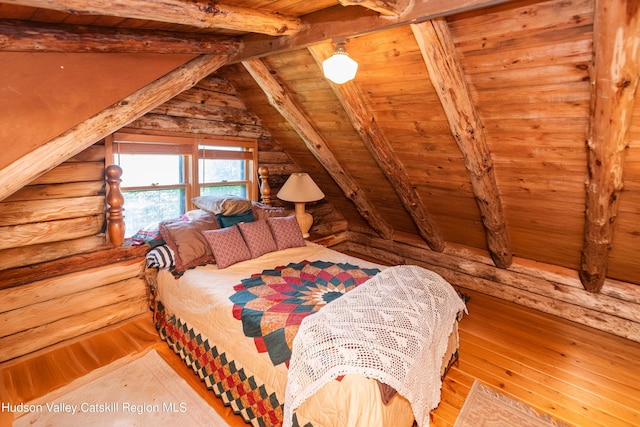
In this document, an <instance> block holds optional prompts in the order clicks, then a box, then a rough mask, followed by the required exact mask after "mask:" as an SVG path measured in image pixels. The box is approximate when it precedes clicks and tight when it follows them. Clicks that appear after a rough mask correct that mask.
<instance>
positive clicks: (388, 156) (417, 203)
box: [308, 42, 445, 252]
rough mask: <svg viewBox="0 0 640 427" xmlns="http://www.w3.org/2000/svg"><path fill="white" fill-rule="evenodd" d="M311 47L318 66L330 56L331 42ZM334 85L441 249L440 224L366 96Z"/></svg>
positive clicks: (421, 227) (425, 233) (422, 229)
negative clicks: (426, 204)
mask: <svg viewBox="0 0 640 427" xmlns="http://www.w3.org/2000/svg"><path fill="white" fill-rule="evenodd" d="M308 49H309V51H310V52H311V55H312V56H313V58H314V59H315V61H316V62H317V63H318V66H321V65H322V61H323V60H324V59H326V58H328V57H330V56H331V54H332V52H333V49H332V47H331V43H328V42H327V43H322V44H318V45H313V46H309V48H308ZM331 88H332V89H333V92H334V93H335V94H336V97H337V98H338V100H339V101H340V103H341V104H342V107H343V108H344V110H345V112H346V113H347V115H348V116H349V118H350V119H351V123H352V124H353V127H354V128H355V130H356V131H357V132H358V135H360V139H361V140H362V142H363V143H364V145H365V146H366V147H367V149H368V150H369V152H370V153H371V155H372V156H373V158H374V159H375V160H376V162H377V163H378V166H380V168H381V169H382V172H383V173H384V174H385V176H386V177H387V179H388V180H389V182H391V184H392V185H393V187H394V189H395V190H396V193H398V197H399V198H400V201H401V202H402V204H403V205H404V207H405V209H406V210H407V212H408V213H409V215H410V216H411V218H412V219H413V221H414V223H415V224H416V227H417V228H418V232H419V233H420V236H421V237H422V238H423V239H424V240H425V242H427V244H428V245H429V247H430V248H431V249H432V250H434V251H438V252H442V251H443V250H444V246H445V243H444V239H443V238H442V235H441V234H440V231H439V230H438V227H437V226H436V225H435V224H434V223H433V221H432V219H431V216H430V215H429V212H428V210H427V207H426V206H425V205H424V203H423V202H422V199H421V198H420V195H419V194H418V192H417V191H416V189H415V187H414V186H413V184H412V183H411V179H410V177H409V175H408V174H407V172H406V171H405V168H404V167H403V166H402V163H401V162H400V159H398V156H397V155H396V154H395V153H394V151H393V149H392V148H391V146H390V144H389V142H388V141H387V139H386V137H385V136H384V134H383V133H382V130H381V129H380V127H379V126H378V123H377V122H376V121H375V119H374V118H373V113H372V112H371V111H370V110H369V109H368V108H367V107H366V106H365V104H364V102H363V99H364V97H363V96H362V94H361V93H360V91H359V90H358V87H357V86H356V84H355V83H353V82H347V83H344V84H341V85H336V84H331Z"/></svg>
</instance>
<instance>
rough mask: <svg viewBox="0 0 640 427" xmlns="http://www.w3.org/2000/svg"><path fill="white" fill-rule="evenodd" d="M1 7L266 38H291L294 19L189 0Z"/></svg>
mask: <svg viewBox="0 0 640 427" xmlns="http://www.w3.org/2000/svg"><path fill="white" fill-rule="evenodd" d="M2 3H8V4H16V5H21V6H30V7H39V8H42V9H49V10H58V11H61V12H66V13H71V14H74V15H105V16H120V17H122V18H133V19H143V20H148V21H159V22H170V23H173V24H180V25H188V26H192V27H196V28H222V29H227V30H234V31H240V32H251V33H259V34H267V35H270V36H280V35H291V34H295V33H296V32H297V31H298V29H299V27H300V20H299V19H297V18H295V17H290V16H286V15H281V14H278V13H272V12H266V11H262V10H260V9H256V8H244V7H238V6H231V5H225V4H220V3H218V2H198V1H190V0H127V1H111V0H95V1H86V0H2Z"/></svg>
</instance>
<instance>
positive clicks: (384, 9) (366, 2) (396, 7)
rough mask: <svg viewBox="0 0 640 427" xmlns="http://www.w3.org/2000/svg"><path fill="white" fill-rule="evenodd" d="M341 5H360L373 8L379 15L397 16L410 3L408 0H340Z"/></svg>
mask: <svg viewBox="0 0 640 427" xmlns="http://www.w3.org/2000/svg"><path fill="white" fill-rule="evenodd" d="M340 4H341V5H343V6H362V7H365V8H367V9H371V10H374V11H376V12H378V13H379V14H381V15H385V16H397V15H400V14H401V13H403V12H404V11H405V10H406V9H407V8H408V7H409V4H410V1H409V0H340Z"/></svg>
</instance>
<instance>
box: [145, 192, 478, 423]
mask: <svg viewBox="0 0 640 427" xmlns="http://www.w3.org/2000/svg"><path fill="white" fill-rule="evenodd" d="M255 209H256V208H255V204H254V206H253V212H254V213H255V212H256V210H255ZM265 209H267V208H265ZM205 213H207V212H205ZM263 214H264V212H263ZM234 215H238V214H231V215H229V217H231V216H234ZM258 216H259V215H254V218H253V219H252V220H251V221H248V222H244V221H239V222H235V223H234V224H231V225H229V224H222V223H221V221H220V220H221V218H220V215H218V216H217V217H216V218H217V222H218V223H219V224H218V227H216V226H215V225H212V224H213V222H212V219H211V215H209V216H207V215H203V213H202V211H199V213H198V214H197V215H192V216H191V217H190V218H182V219H180V220H177V221H174V222H171V221H169V222H167V224H165V227H176V228H180V227H182V228H186V227H187V226H186V224H185V223H189V226H191V225H193V223H197V222H198V221H200V222H201V223H202V222H203V221H204V222H205V223H206V224H204V225H203V224H200V225H198V224H196V229H200V233H196V234H195V235H196V236H198V234H199V236H204V237H205V238H204V240H202V239H200V240H201V241H200V245H202V241H204V242H205V244H208V245H209V248H210V250H211V254H209V255H206V256H204V257H198V256H197V254H195V255H194V254H193V253H192V254H191V256H192V257H194V256H195V260H194V262H193V263H191V265H189V263H184V262H182V266H181V267H182V270H181V271H179V272H178V273H176V269H175V263H176V258H180V254H179V252H183V254H184V252H185V250H186V249H185V247H186V246H185V242H184V241H185V240H186V237H185V236H186V235H183V236H181V238H182V240H183V241H182V243H181V244H182V245H183V247H182V248H181V247H180V242H173V245H169V243H171V242H166V244H165V245H163V246H158V247H156V248H155V249H154V250H153V251H152V252H153V253H154V255H153V257H150V258H149V259H155V260H156V261H157V257H169V258H170V259H169V260H168V261H167V260H166V259H165V260H164V261H165V262H164V264H162V263H161V264H162V265H160V266H159V268H157V267H158V265H157V263H156V264H153V263H150V267H156V268H154V269H152V271H153V274H150V275H149V277H148V282H149V283H150V285H151V288H152V300H151V305H152V308H153V310H154V320H155V323H156V327H157V329H158V331H159V334H160V336H161V338H162V339H163V340H164V341H166V342H167V344H168V345H169V346H170V347H171V348H172V349H173V350H174V351H175V352H176V353H177V354H178V355H179V356H180V357H181V358H182V359H183V360H184V362H185V363H186V364H187V365H188V366H190V367H191V368H192V369H193V370H194V372H195V373H197V374H198V375H199V377H200V378H201V380H202V381H203V382H204V383H205V384H206V387H207V388H209V389H210V390H212V391H213V392H214V393H215V394H216V396H218V397H219V398H221V399H222V400H223V401H224V403H225V404H226V405H228V406H230V407H231V408H232V409H233V411H234V412H235V413H237V414H238V415H240V416H242V417H243V419H244V420H245V421H246V422H247V423H250V424H252V425H254V426H271V425H276V426H280V425H285V426H289V425H293V426H309V427H310V426H316V427H317V426H336V427H337V426H340V427H345V426H372V425H377V426H411V425H413V423H414V419H415V420H416V421H417V424H418V425H428V422H429V421H428V420H429V418H428V412H429V411H430V409H432V407H435V405H437V401H436V402H435V405H433V402H427V403H426V405H427V406H425V404H424V402H423V403H422V406H421V408H422V409H421V411H419V412H420V414H416V402H415V400H416V399H417V398H421V397H422V396H418V397H416V396H413V397H412V398H411V399H407V397H406V396H407V395H410V393H407V392H404V391H403V392H402V393H401V392H400V391H401V390H403V389H402V387H403V385H402V384H401V383H398V382H396V383H394V382H393V380H390V381H381V379H384V378H388V377H385V376H384V375H385V374H384V373H383V372H381V373H380V375H382V376H380V375H378V372H373V373H372V374H371V375H362V374H360V373H355V372H369V371H368V370H365V371H362V369H363V367H362V366H361V367H360V368H359V369H360V370H356V371H353V370H352V369H351V368H350V367H346V368H344V367H342V366H341V369H338V370H328V371H327V372H323V373H322V375H324V379H322V380H321V381H318V379H317V378H314V379H313V381H310V383H311V382H312V383H313V385H312V387H311V388H306V389H305V388H304V387H305V386H304V384H303V385H302V386H301V385H300V384H296V385H295V386H296V387H302V388H298V389H296V388H295V387H294V384H292V379H291V375H290V373H291V372H292V370H293V371H295V372H298V373H302V374H300V375H297V378H300V377H303V376H304V375H306V374H308V371H309V370H310V365H305V363H306V362H309V361H311V360H313V354H314V351H315V354H316V355H318V351H317V349H315V350H314V349H313V348H312V349H311V350H309V348H307V350H308V351H310V353H304V352H303V350H300V345H299V342H300V341H301V340H302V338H300V336H301V335H302V336H306V337H307V340H308V339H309V337H313V336H315V335H313V334H317V333H318V330H315V329H313V326H311V325H312V323H313V322H312V321H311V319H313V318H315V317H316V316H317V318H318V319H320V318H321V317H320V313H324V312H323V310H326V313H327V316H328V317H326V316H325V320H322V323H321V324H320V325H316V327H318V326H320V327H323V326H324V325H325V324H328V323H330V321H331V320H332V319H337V317H339V316H338V315H336V314H335V313H330V312H329V310H330V309H331V308H332V307H334V306H338V305H339V304H338V303H339V301H341V300H343V299H344V304H346V307H349V304H354V303H353V302H348V301H347V299H346V298H347V297H348V296H350V295H352V294H353V295H354V298H355V295H356V292H359V293H360V295H361V296H363V295H365V296H369V295H371V291H370V288H367V286H369V285H370V283H373V282H377V283H380V284H381V286H382V285H384V283H386V282H387V281H388V280H382V279H380V280H378V279H377V278H381V277H383V274H385V273H390V274H391V273H393V274H396V267H387V266H384V265H380V264H375V263H372V262H369V261H365V260H363V259H359V258H355V257H352V256H348V255H345V254H342V253H340V252H337V251H334V250H332V249H329V248H326V247H323V246H321V245H317V244H314V243H311V242H308V241H306V240H304V239H302V235H301V233H300V235H299V236H298V235H296V234H295V230H296V228H295V226H294V224H295V218H294V217H282V216H279V215H278V216H277V217H271V216H270V214H267V215H266V216H264V217H262V218H256V217H258ZM244 219H247V218H246V217H245V218H244ZM176 224H177V225H176ZM265 224H266V225H267V227H275V228H265ZM272 224H276V226H272ZM278 224H279V225H278ZM285 224H286V225H285ZM223 225H226V227H224V226H223ZM209 227H213V228H215V230H213V229H209ZM278 227H280V230H287V233H285V234H283V233H284V232H283V231H280V232H279V233H280V235H279V236H276V233H275V231H276V230H278ZM203 230H205V231H204V232H203ZM265 230H270V231H271V232H272V237H273V240H274V242H273V243H275V246H274V245H267V246H266V247H265V245H264V242H263V241H264V240H268V239H269V236H265V235H264V234H261V233H266V231H265ZM292 230H293V233H294V234H293V237H292V236H291V235H290V232H291V231H292ZM297 230H298V232H299V229H297ZM168 234H170V233H168V230H166V229H165V230H164V233H163V235H165V236H167V235H168ZM214 234H215V236H216V237H217V236H224V237H223V238H220V239H219V241H216V242H214V241H212V238H213V236H214ZM231 235H233V236H231ZM238 236H240V240H238ZM283 236H286V238H283ZM242 240H244V246H245V247H243V248H242V250H239V249H238V247H237V246H238V245H239V246H243V243H242ZM283 242H284V244H283ZM292 242H294V243H292ZM176 243H178V244H177V245H176ZM167 247H169V248H173V249H175V250H173V249H172V250H170V251H169V252H167ZM256 248H257V249H256ZM183 249H185V250H183ZM247 249H248V252H247ZM158 250H161V252H162V250H164V251H165V253H164V254H162V253H161V254H160V255H158ZM189 250H191V249H189ZM238 253H243V255H242V254H240V255H238ZM150 254H151V252H150ZM183 261H184V260H183ZM196 265H197V266H196ZM424 271H427V270H424ZM421 273H422V271H421ZM425 274H430V275H434V277H435V279H434V282H436V283H437V284H438V286H440V287H441V288H442V289H444V290H446V292H444V293H445V294H446V295H445V296H444V297H443V298H444V299H442V301H440V303H443V301H444V303H443V304H444V305H445V306H446V307H447V309H446V310H445V311H447V314H446V315H444V314H443V313H441V312H440V311H438V313H436V315H434V318H437V320H438V321H441V322H443V324H442V325H440V326H438V330H440V331H441V334H444V340H440V341H442V342H441V343H439V345H438V347H437V348H435V349H433V350H430V351H431V353H429V354H430V357H429V360H428V361H427V362H426V363H427V364H431V365H433V369H431V370H434V369H435V370H437V375H436V377H435V378H432V377H430V376H429V375H427V373H426V372H425V373H423V372H421V369H422V366H423V365H417V366H413V367H412V368H411V369H413V375H411V376H412V377H421V380H422V381H423V383H422V384H423V385H424V384H427V386H428V387H429V388H431V389H432V391H433V392H434V393H436V395H437V399H438V400H439V393H440V387H441V379H442V377H443V376H444V374H445V373H446V371H447V369H448V368H449V367H450V366H451V364H452V363H454V362H455V361H456V360H457V354H458V328H457V322H458V320H459V319H460V317H461V315H462V312H463V311H464V309H465V307H464V302H463V301H462V299H460V297H458V295H457V294H456V293H455V291H454V290H453V288H451V285H449V284H447V283H446V282H445V281H444V280H443V279H442V278H440V277H439V276H437V275H435V273H432V272H428V273H425ZM393 289H398V287H397V286H396V287H393ZM441 296H442V295H441ZM410 299H412V298H410ZM384 300H386V301H390V299H388V298H386V297H385V298H384ZM344 304H343V305H344ZM394 304H395V303H394ZM408 305H411V303H408ZM398 307H400V305H399V304H395V305H393V304H391V305H390V307H389V311H390V312H393V311H394V310H395V311H398V312H406V311H407V310H405V309H404V308H403V309H401V310H397V308H398ZM342 309H343V311H344V307H343V308H342ZM374 311H375V310H374ZM361 317H362V316H361ZM347 323H348V322H347ZM307 325H309V326H310V328H311V329H309V328H307V329H305V326H307ZM301 331H304V334H303V333H302V332H301ZM367 331H368V329H366V330H365V334H366V332H367ZM442 331H444V332H442ZM383 332H384V331H383ZM298 333H300V334H301V335H298ZM358 334H360V332H358ZM311 341H313V340H311ZM359 346H360V345H359ZM312 347H313V346H312ZM336 348H337V344H336V342H331V343H329V344H328V347H326V348H325V349H324V350H322V351H321V352H320V353H321V355H323V357H324V355H326V354H327V353H332V352H334V350H336ZM345 348H346V350H344V349H343V350H344V351H343V350H340V351H335V353H336V354H337V353H340V354H351V356H349V357H352V358H353V354H354V353H353V352H351V353H350V351H349V349H351V350H353V348H354V345H353V344H347V345H346V347H345ZM360 351H362V348H359V349H358V352H360ZM345 352H346V353H345ZM303 354H305V355H304V356H302V355H303ZM358 354H360V353H358ZM436 354H437V357H435V356H434V355H436ZM309 355H311V356H309ZM386 357H387V360H388V361H391V362H393V361H394V360H396V359H395V357H394V356H393V355H391V356H390V355H386ZM347 358H348V357H347ZM365 358H366V357H365ZM355 359H362V357H360V356H356V357H355ZM381 360H383V361H384V360H385V359H381ZM420 362H421V363H425V360H421V361H420ZM316 363H319V362H317V361H316ZM378 363H379V364H380V363H382V364H384V362H380V361H378ZM320 364H322V363H320ZM414 365H415V364H414ZM364 369H366V367H365V368H364ZM311 370H313V366H311ZM383 370H384V368H383ZM425 371H426V368H425ZM416 372H417V373H419V375H415V374H416ZM327 375H328V376H327ZM422 377H424V378H422ZM424 381H427V382H426V383H425V382H424ZM303 382H304V381H303ZM389 383H391V384H389ZM394 385H395V387H394ZM416 386H418V387H421V385H420V384H418V385H416V384H414V385H413V387H414V388H415V387H416ZM290 390H297V391H296V392H295V393H294V394H295V395H293V396H291V393H289V392H288V391H290ZM301 390H304V393H303V392H302V391H301ZM309 390H311V392H310V391H309ZM303 394H304V396H303ZM425 394H426V392H425ZM434 396H435V395H434ZM293 402H295V406H294V403H293ZM285 403H286V405H285ZM425 411H426V414H425ZM414 415H415V416H414Z"/></svg>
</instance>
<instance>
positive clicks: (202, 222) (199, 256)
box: [160, 213, 220, 275]
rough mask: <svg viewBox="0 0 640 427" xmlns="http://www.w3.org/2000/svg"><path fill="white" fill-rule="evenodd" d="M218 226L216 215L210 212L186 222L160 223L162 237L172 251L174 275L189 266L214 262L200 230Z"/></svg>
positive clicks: (213, 228)
mask: <svg viewBox="0 0 640 427" xmlns="http://www.w3.org/2000/svg"><path fill="white" fill-rule="evenodd" d="M219 227H220V226H219V225H218V221H216V217H215V216H214V215H213V214H211V213H206V214H203V215H201V216H199V217H197V218H195V219H193V220H192V221H188V222H174V223H171V224H166V223H162V224H160V232H161V233H162V237H163V238H164V240H165V241H166V242H167V245H168V246H169V247H170V248H171V250H172V251H173V253H174V257H175V270H174V271H173V273H174V275H176V274H182V273H184V272H185V271H186V270H188V269H189V268H193V267H197V266H199V265H203V264H211V263H213V262H215V259H214V257H213V254H212V253H211V248H210V247H209V243H208V242H207V241H206V240H205V238H204V236H203V235H202V233H201V232H202V231H204V230H215V229H217V228H219Z"/></svg>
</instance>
